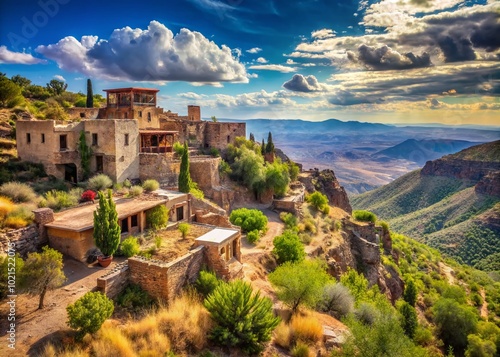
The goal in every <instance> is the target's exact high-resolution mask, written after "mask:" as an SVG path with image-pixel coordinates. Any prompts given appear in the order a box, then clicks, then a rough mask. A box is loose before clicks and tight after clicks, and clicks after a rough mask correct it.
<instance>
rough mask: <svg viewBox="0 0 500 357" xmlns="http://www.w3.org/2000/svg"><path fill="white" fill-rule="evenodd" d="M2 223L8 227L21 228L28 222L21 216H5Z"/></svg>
mask: <svg viewBox="0 0 500 357" xmlns="http://www.w3.org/2000/svg"><path fill="white" fill-rule="evenodd" d="M3 225H4V226H5V227H8V228H13V229H18V228H23V227H26V226H27V225H28V222H26V220H24V219H23V218H22V217H7V218H6V219H5V221H4V222H3Z"/></svg>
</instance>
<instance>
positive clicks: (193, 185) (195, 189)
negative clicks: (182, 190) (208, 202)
mask: <svg viewBox="0 0 500 357" xmlns="http://www.w3.org/2000/svg"><path fill="white" fill-rule="evenodd" d="M189 193H190V194H191V195H193V197H195V198H197V199H199V200H202V199H204V198H205V194H204V193H203V191H202V190H200V189H199V188H198V185H197V184H196V182H191V188H190V189H189Z"/></svg>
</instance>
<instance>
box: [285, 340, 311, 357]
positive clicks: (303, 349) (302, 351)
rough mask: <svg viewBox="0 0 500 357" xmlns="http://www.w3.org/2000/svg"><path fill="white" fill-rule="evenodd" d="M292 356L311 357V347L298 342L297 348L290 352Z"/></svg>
mask: <svg viewBox="0 0 500 357" xmlns="http://www.w3.org/2000/svg"><path fill="white" fill-rule="evenodd" d="M290 354H291V355H292V357H309V356H310V351H309V346H308V345H306V344H305V343H304V342H302V341H297V343H296V344H295V346H294V347H293V348H292V350H291V351H290Z"/></svg>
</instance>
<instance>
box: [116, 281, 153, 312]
mask: <svg viewBox="0 0 500 357" xmlns="http://www.w3.org/2000/svg"><path fill="white" fill-rule="evenodd" d="M116 302H117V304H118V305H120V306H121V307H124V308H133V309H137V308H150V307H151V306H153V305H154V303H155V301H154V300H153V298H152V297H151V296H150V295H149V294H148V293H147V292H146V291H144V290H142V289H141V287H140V286H139V285H135V284H130V285H127V286H126V287H125V289H124V290H123V291H122V292H121V293H120V295H118V297H117V298H116Z"/></svg>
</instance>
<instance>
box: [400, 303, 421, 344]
mask: <svg viewBox="0 0 500 357" xmlns="http://www.w3.org/2000/svg"><path fill="white" fill-rule="evenodd" d="M399 313H400V314H401V327H402V328H403V330H404V332H405V335H406V336H408V337H409V338H413V337H414V336H415V331H416V329H417V326H418V320H417V311H416V310H415V308H414V307H413V306H411V305H410V304H409V303H407V302H406V301H404V302H403V303H402V304H401V305H400V306H399Z"/></svg>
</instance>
